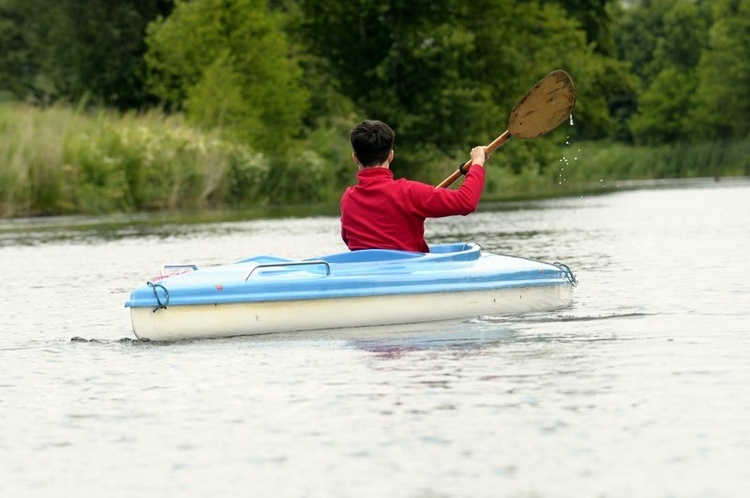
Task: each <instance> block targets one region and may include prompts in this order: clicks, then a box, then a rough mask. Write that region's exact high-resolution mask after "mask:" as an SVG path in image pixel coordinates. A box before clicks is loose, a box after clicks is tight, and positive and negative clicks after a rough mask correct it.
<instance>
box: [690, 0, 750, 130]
mask: <svg viewBox="0 0 750 498" xmlns="http://www.w3.org/2000/svg"><path fill="white" fill-rule="evenodd" d="M712 12H713V17H714V22H713V25H712V26H711V28H710V30H709V33H708V36H709V43H708V47H707V48H706V50H705V51H704V52H703V53H702V55H701V59H700V62H699V63H698V68H697V75H698V85H697V92H696V95H697V97H696V100H697V102H696V105H695V109H694V112H693V114H692V118H693V119H692V122H693V123H694V125H695V128H696V134H697V135H699V136H702V137H704V138H709V139H727V138H736V139H747V138H748V136H749V135H750V101H748V98H747V89H748V88H750V67H748V63H747V61H748V60H750V0H715V1H714V2H713V4H712Z"/></svg>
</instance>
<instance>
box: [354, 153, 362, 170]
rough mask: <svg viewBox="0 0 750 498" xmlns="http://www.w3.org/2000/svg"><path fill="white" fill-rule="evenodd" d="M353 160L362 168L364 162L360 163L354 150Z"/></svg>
mask: <svg viewBox="0 0 750 498" xmlns="http://www.w3.org/2000/svg"><path fill="white" fill-rule="evenodd" d="M352 161H354V164H356V165H357V167H358V168H359V169H362V164H360V162H359V159H357V154H355V153H354V152H352Z"/></svg>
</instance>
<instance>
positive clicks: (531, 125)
mask: <svg viewBox="0 0 750 498" xmlns="http://www.w3.org/2000/svg"><path fill="white" fill-rule="evenodd" d="M575 105H576V91H575V86H574V85H573V79H572V78H571V77H570V75H569V74H568V73H566V72H565V71H563V70H562V69H557V70H555V71H552V72H551V73H549V74H548V75H547V76H545V77H544V78H542V80H541V81H539V83H537V84H536V85H534V86H533V87H532V88H531V89H530V90H529V91H528V92H526V94H525V95H524V96H523V97H521V98H520V99H519V100H518V103H517V104H516V106H515V107H514V108H513V111H511V114H510V120H509V122H508V131H509V132H510V134H511V135H512V136H514V137H520V138H535V137H539V136H541V135H544V134H545V133H548V132H550V131H552V130H554V129H555V128H557V127H558V126H559V125H560V124H561V123H562V122H563V121H565V120H567V119H569V118H570V116H571V115H572V114H573V108H574V107H575Z"/></svg>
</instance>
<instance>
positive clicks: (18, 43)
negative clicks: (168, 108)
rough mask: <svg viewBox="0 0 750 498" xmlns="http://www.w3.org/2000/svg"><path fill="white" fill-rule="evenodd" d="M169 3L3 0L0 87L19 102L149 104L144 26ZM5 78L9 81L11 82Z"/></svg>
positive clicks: (165, 0)
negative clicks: (145, 81) (145, 85)
mask: <svg viewBox="0 0 750 498" xmlns="http://www.w3.org/2000/svg"><path fill="white" fill-rule="evenodd" d="M171 4H172V2H171V0H121V1H118V2H110V1H108V0H55V1H51V0H4V1H3V3H2V5H0V25H1V26H2V27H3V29H2V30H0V33H2V34H1V35H0V42H2V46H3V52H4V54H3V56H0V74H2V75H3V78H2V80H0V81H3V82H7V83H5V84H3V85H2V86H3V87H5V88H0V90H5V91H6V92H9V93H10V94H11V95H13V96H15V97H16V98H19V99H29V98H31V99H35V100H38V101H41V102H53V101H56V100H65V101H69V102H80V101H86V100H89V101H93V102H94V103H96V104H104V105H110V106H116V107H119V108H121V109H124V108H131V107H139V106H142V105H144V104H146V103H148V102H149V96H148V94H147V93H146V91H145V88H144V86H143V77H144V69H145V63H144V61H143V53H144V51H145V43H144V33H145V27H146V24H147V23H148V22H149V21H150V20H152V19H154V18H155V17H156V16H157V15H158V14H167V13H168V12H169V11H170V10H171ZM6 78H7V79H6Z"/></svg>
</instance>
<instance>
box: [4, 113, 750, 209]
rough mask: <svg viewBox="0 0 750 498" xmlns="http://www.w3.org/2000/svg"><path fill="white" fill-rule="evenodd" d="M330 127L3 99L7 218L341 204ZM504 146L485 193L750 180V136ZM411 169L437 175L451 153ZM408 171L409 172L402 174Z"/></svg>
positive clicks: (341, 177) (341, 183)
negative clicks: (278, 151)
mask: <svg viewBox="0 0 750 498" xmlns="http://www.w3.org/2000/svg"><path fill="white" fill-rule="evenodd" d="M350 122H353V118H352V119H349V118H346V119H343V118H342V120H340V121H339V122H332V123H329V124H327V125H324V126H320V127H319V128H317V129H316V130H313V131H312V133H310V134H309V135H308V137H307V138H306V140H305V141H304V142H299V143H297V145H296V148H295V149H294V150H290V151H289V152H288V154H287V155H276V156H274V157H272V158H269V157H267V156H265V155H264V154H262V153H258V152H256V151H253V150H251V149H250V148H249V147H247V146H246V145H245V144H243V143H238V142H237V141H233V140H229V139H227V138H224V137H223V136H222V134H221V130H218V129H214V130H201V129H198V128H196V127H194V126H191V125H190V124H189V123H186V122H185V121H184V119H183V118H182V116H180V115H167V114H165V113H162V112H159V111H149V112H145V113H134V112H130V113H124V114H123V113H118V112H114V111H107V110H98V111H95V112H79V111H77V110H76V109H74V108H71V107H62V106H56V107H50V108H45V109H40V108H38V107H31V106H27V105H22V104H14V103H0V217H18V216H37V215H58V214H71V213H81V214H105V213H114V212H135V211H180V210H191V211H196V210H206V209H224V210H226V209H229V210H233V209H248V208H256V207H263V206H270V205H273V206H290V205H305V204H309V205H310V204H318V205H335V204H336V202H337V200H338V197H339V195H340V194H341V191H342V190H343V189H344V187H346V186H347V185H350V184H352V183H353V182H354V181H355V173H356V170H355V167H354V165H353V164H352V162H351V159H350V157H349V154H350V150H349V144H348V128H349V125H350ZM526 142H528V143H525V144H524V143H523V142H519V143H518V144H513V145H512V146H509V147H507V148H505V149H503V150H501V151H498V152H496V156H497V157H496V158H493V160H492V161H491V162H490V164H489V166H488V168H487V187H486V189H485V196H484V198H485V199H486V200H508V199H514V200H515V199H523V198H538V197H549V196H561V195H571V194H577V193H581V192H592V191H597V190H600V189H601V188H602V187H608V186H612V185H614V184H616V183H617V182H618V181H624V180H640V179H660V178H694V177H701V176H704V177H705V176H709V177H720V176H748V175H750V163H748V161H747V160H746V158H747V157H748V155H750V141H748V140H744V141H732V142H730V141H724V142H711V143H694V144H680V145H665V146H660V147H634V146H626V145H622V144H614V143H600V142H586V143H578V144H576V143H573V144H571V143H566V145H565V146H563V147H559V146H557V145H555V143H554V141H553V140H550V139H544V140H540V141H526ZM417 159H419V160H417V161H416V163H417V164H419V165H420V166H421V169H417V170H415V171H416V173H415V172H412V173H413V175H416V177H417V178H420V179H422V180H423V181H427V182H433V183H435V184H436V183H437V182H439V181H440V180H442V179H443V178H444V177H445V176H446V175H447V174H450V173H451V172H452V171H453V169H452V168H451V167H450V166H449V165H448V164H447V163H446V161H445V158H444V156H443V157H440V156H439V155H437V154H434V153H433V154H427V153H425V155H424V157H418V158H417ZM399 176H400V172H399Z"/></svg>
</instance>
